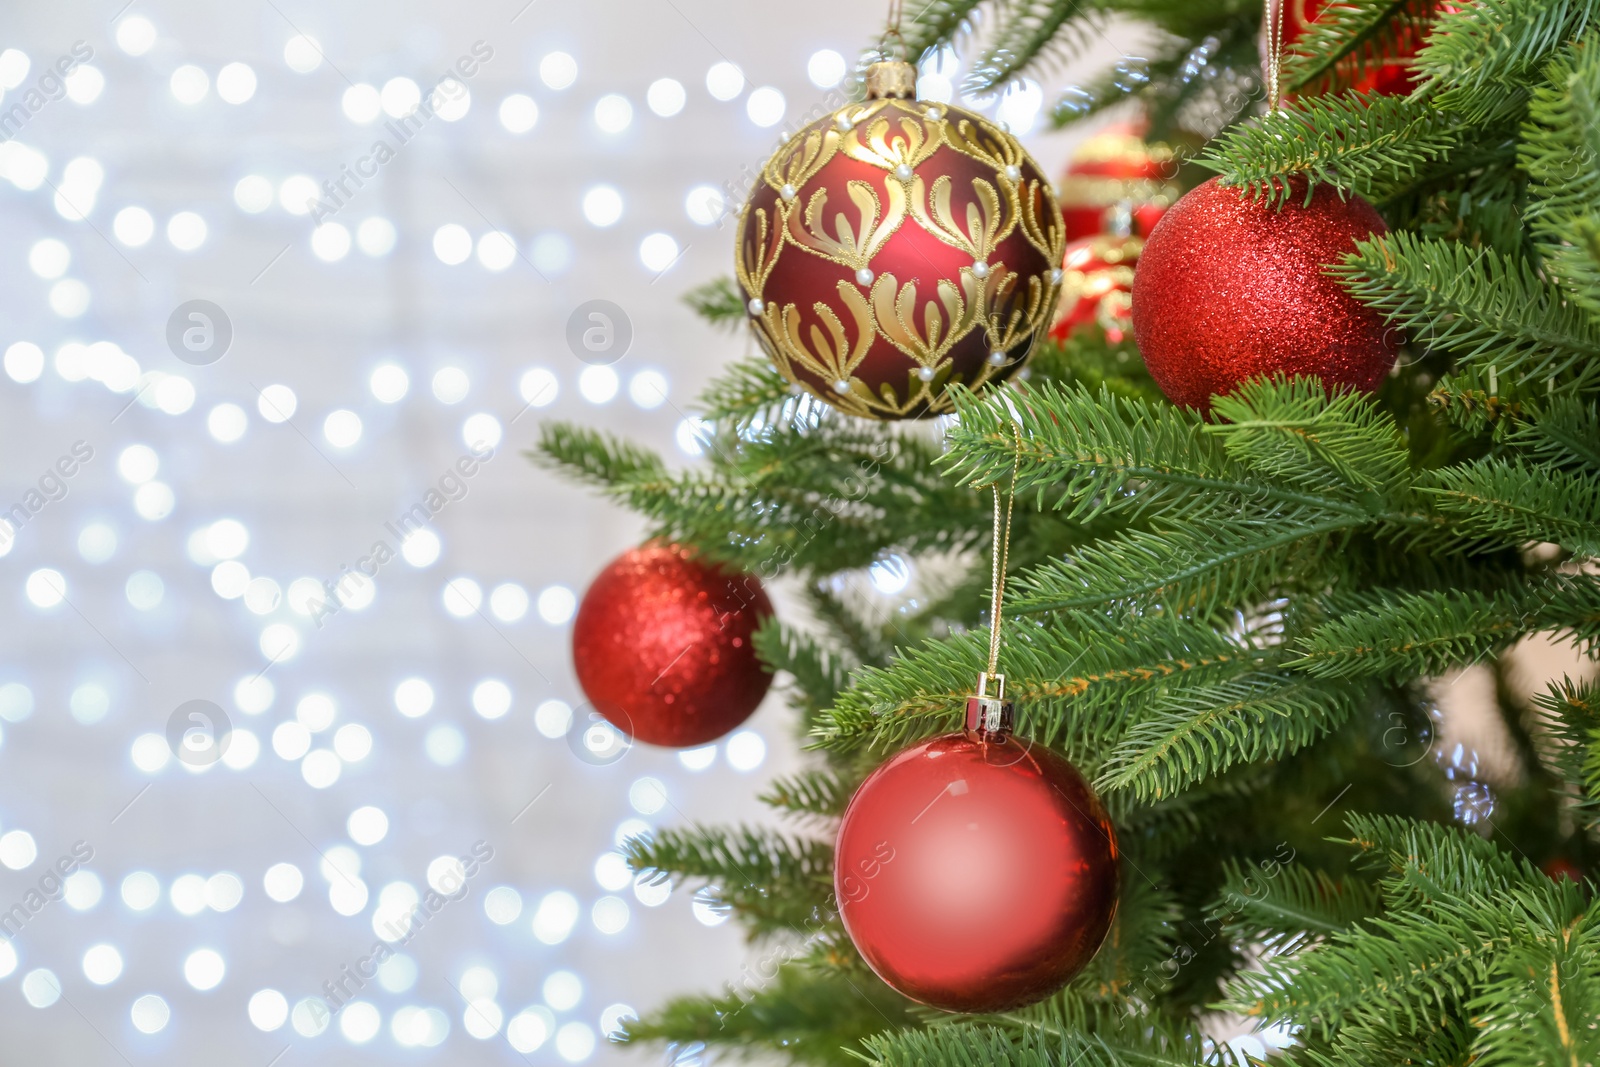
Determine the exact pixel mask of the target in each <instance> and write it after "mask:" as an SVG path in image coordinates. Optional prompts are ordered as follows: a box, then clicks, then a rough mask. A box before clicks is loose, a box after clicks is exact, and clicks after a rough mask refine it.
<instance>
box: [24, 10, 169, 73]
mask: <svg viewBox="0 0 1600 1067" xmlns="http://www.w3.org/2000/svg"><path fill="white" fill-rule="evenodd" d="M155 43H156V28H155V26H154V25H153V24H152V23H151V22H150V20H149V19H147V18H145V17H144V16H142V15H129V16H127V17H126V18H124V19H122V20H121V21H119V22H118V23H117V47H118V48H120V49H122V50H123V51H124V52H126V53H127V54H128V55H130V56H142V55H144V54H145V53H146V52H148V51H150V48H151V46H152V45H154V44H155ZM6 88H11V86H9V85H7V86H6Z"/></svg>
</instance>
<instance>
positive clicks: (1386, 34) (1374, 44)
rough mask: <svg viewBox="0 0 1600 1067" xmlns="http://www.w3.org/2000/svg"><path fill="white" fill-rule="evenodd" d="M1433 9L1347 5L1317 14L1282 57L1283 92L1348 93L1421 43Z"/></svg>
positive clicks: (1413, 0)
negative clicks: (1343, 90)
mask: <svg viewBox="0 0 1600 1067" xmlns="http://www.w3.org/2000/svg"><path fill="white" fill-rule="evenodd" d="M1437 8H1438V0H1349V2H1348V3H1340V4H1330V5H1328V6H1326V7H1324V8H1322V10H1321V11H1319V12H1318V13H1317V17H1316V19H1315V20H1314V21H1313V22H1312V23H1311V24H1310V25H1309V26H1307V27H1306V29H1305V32H1304V33H1303V34H1302V35H1301V36H1300V39H1299V40H1297V41H1295V43H1294V45H1293V46H1292V47H1291V48H1290V50H1289V53H1288V54H1287V55H1286V56H1284V60H1283V71H1282V78H1283V84H1284V88H1285V89H1287V90H1288V91H1289V92H1291V93H1299V92H1303V91H1304V90H1306V89H1307V88H1310V87H1312V86H1316V87H1318V88H1321V89H1327V88H1335V87H1336V88H1347V87H1349V85H1350V84H1351V83H1352V82H1354V81H1356V80H1357V79H1359V78H1360V77H1361V76H1362V75H1363V74H1365V73H1366V72H1367V71H1368V70H1369V69H1371V68H1372V67H1374V66H1376V65H1378V64H1379V63H1380V62H1382V60H1383V59H1385V58H1386V57H1389V56H1393V55H1395V54H1396V53H1397V52H1398V51H1400V49H1401V47H1402V46H1403V45H1405V44H1408V43H1410V42H1414V41H1420V40H1421V39H1422V37H1423V35H1424V34H1425V33H1426V32H1427V30H1428V28H1429V26H1430V25H1431V24H1432V22H1433V18H1434V15H1435V13H1436V11H1437Z"/></svg>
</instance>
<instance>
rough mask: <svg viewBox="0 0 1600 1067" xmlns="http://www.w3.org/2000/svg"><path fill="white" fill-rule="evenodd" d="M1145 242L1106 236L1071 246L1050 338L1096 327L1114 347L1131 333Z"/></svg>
mask: <svg viewBox="0 0 1600 1067" xmlns="http://www.w3.org/2000/svg"><path fill="white" fill-rule="evenodd" d="M1143 247H1144V242H1143V241H1141V240H1139V238H1137V237H1117V236H1115V235H1113V234H1105V235H1102V236H1100V237H1085V238H1084V239H1083V240H1081V241H1074V242H1072V243H1071V244H1070V245H1068V246H1067V255H1066V258H1065V259H1063V260H1062V262H1061V269H1062V277H1061V304H1060V310H1059V311H1057V313H1056V321H1055V325H1053V326H1051V327H1050V336H1051V337H1053V338H1055V339H1056V340H1058V341H1062V340H1065V339H1066V338H1067V337H1068V336H1070V335H1071V334H1072V333H1073V331H1075V330H1079V329H1082V328H1084V327H1086V326H1092V325H1098V326H1099V327H1100V328H1101V329H1103V330H1104V331H1105V333H1106V338H1107V339H1108V340H1110V341H1111V342H1112V343H1113V344H1114V343H1116V342H1118V341H1121V340H1122V338H1123V336H1124V335H1125V334H1126V333H1127V332H1128V331H1129V330H1131V329H1132V328H1133V269H1134V264H1136V263H1137V262H1138V261H1139V250H1140V249H1142V248H1143Z"/></svg>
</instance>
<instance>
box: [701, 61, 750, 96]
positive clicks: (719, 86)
mask: <svg viewBox="0 0 1600 1067" xmlns="http://www.w3.org/2000/svg"><path fill="white" fill-rule="evenodd" d="M706 92H708V93H710V94H711V96H712V97H713V98H714V99H717V100H722V101H728V100H732V99H734V98H735V97H737V96H738V95H739V94H740V93H742V92H744V71H742V70H740V69H739V68H738V67H736V66H734V65H733V64H732V63H729V62H727V61H723V62H721V63H714V64H712V66H711V68H710V69H709V70H707V71H706Z"/></svg>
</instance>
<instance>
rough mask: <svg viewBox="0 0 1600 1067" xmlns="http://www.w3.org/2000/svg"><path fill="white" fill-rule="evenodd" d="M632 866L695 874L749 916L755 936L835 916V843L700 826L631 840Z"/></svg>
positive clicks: (661, 873) (646, 872)
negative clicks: (832, 908) (832, 905)
mask: <svg viewBox="0 0 1600 1067" xmlns="http://www.w3.org/2000/svg"><path fill="white" fill-rule="evenodd" d="M623 854H624V855H625V856H626V857H627V860H628V865H629V866H630V867H632V868H633V869H634V870H635V871H637V872H638V873H639V874H640V876H641V877H644V878H646V879H648V880H651V881H656V882H659V881H664V880H667V879H674V880H679V881H682V880H692V881H697V882H705V883H709V884H710V885H712V886H714V887H715V894H716V896H717V898H718V899H719V900H720V901H721V902H722V903H724V904H727V905H728V906H729V907H731V908H733V910H734V911H735V912H737V913H739V915H740V916H741V917H742V918H743V919H744V920H745V922H746V924H747V925H748V926H749V928H750V934H751V936H752V937H760V936H767V935H772V934H806V933H811V932H814V931H816V930H817V929H820V928H821V927H823V926H825V925H827V924H828V923H831V922H832V912H831V909H830V908H829V907H828V900H829V899H830V898H831V896H832V891H833V846H832V845H831V844H829V843H825V842H822V841H814V840H810V839H807V838H791V837H784V836H782V835H780V834H777V833H774V832H772V831H770V830H765V829H758V828H755V827H739V828H735V829H728V828H717V827H703V826H696V827H693V828H691V829H687V830H681V829H666V830H659V831H656V832H655V833H653V834H648V835H645V836H641V837H633V838H629V839H628V840H627V842H625V843H624V845H623Z"/></svg>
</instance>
